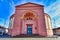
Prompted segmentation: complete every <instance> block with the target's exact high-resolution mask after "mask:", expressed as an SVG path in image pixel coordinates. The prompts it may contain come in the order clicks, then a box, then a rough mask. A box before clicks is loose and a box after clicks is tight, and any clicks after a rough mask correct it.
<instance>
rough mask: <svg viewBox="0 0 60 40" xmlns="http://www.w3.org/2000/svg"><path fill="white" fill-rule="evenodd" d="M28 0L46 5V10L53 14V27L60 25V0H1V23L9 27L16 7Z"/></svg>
mask: <svg viewBox="0 0 60 40" xmlns="http://www.w3.org/2000/svg"><path fill="white" fill-rule="evenodd" d="M27 2H32V3H36V4H40V5H44V12H45V13H47V14H49V15H50V16H51V23H52V27H53V28H54V27H55V26H56V27H60V0H0V25H2V26H6V27H7V28H8V27H9V20H10V16H11V15H12V14H14V13H15V7H16V6H18V5H21V4H24V3H27ZM54 20H55V21H54ZM4 24H5V25H4Z"/></svg>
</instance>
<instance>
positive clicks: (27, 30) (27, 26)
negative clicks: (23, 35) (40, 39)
mask: <svg viewBox="0 0 60 40" xmlns="http://www.w3.org/2000/svg"><path fill="white" fill-rule="evenodd" d="M26 25H27V35H28V25H31V27H32V25H33V24H26ZM31 35H32V34H31Z"/></svg>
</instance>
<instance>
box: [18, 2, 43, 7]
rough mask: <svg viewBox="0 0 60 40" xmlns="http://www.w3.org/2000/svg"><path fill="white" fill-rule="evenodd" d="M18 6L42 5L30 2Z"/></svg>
mask: <svg viewBox="0 0 60 40" xmlns="http://www.w3.org/2000/svg"><path fill="white" fill-rule="evenodd" d="M20 6H41V7H43V5H39V4H35V3H31V2H28V3H25V4H21V5H18V6H17V7H20Z"/></svg>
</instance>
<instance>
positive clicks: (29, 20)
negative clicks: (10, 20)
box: [24, 12, 36, 35]
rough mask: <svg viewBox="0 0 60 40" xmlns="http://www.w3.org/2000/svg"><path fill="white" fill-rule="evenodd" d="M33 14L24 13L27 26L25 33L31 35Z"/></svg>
mask: <svg viewBox="0 0 60 40" xmlns="http://www.w3.org/2000/svg"><path fill="white" fill-rule="evenodd" d="M35 19H36V18H35V15H34V14H33V13H31V12H27V13H26V14H25V15H24V20H25V22H26V26H27V35H32V32H33V25H34V24H33V21H34V20H35Z"/></svg>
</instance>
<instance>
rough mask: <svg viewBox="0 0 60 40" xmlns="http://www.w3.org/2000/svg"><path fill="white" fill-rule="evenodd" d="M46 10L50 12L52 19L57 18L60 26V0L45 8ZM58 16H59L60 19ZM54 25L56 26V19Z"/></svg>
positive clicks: (57, 23) (57, 24)
mask: <svg viewBox="0 0 60 40" xmlns="http://www.w3.org/2000/svg"><path fill="white" fill-rule="evenodd" d="M44 11H45V12H46V13H48V14H49V15H50V16H51V18H52V19H53V18H54V19H55V20H56V26H57V27H60V0H57V1H56V2H55V3H53V4H51V5H50V6H48V7H47V8H45V10H44ZM56 17H58V19H57V18H56ZM52 26H53V27H54V26H55V24H54V20H52Z"/></svg>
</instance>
